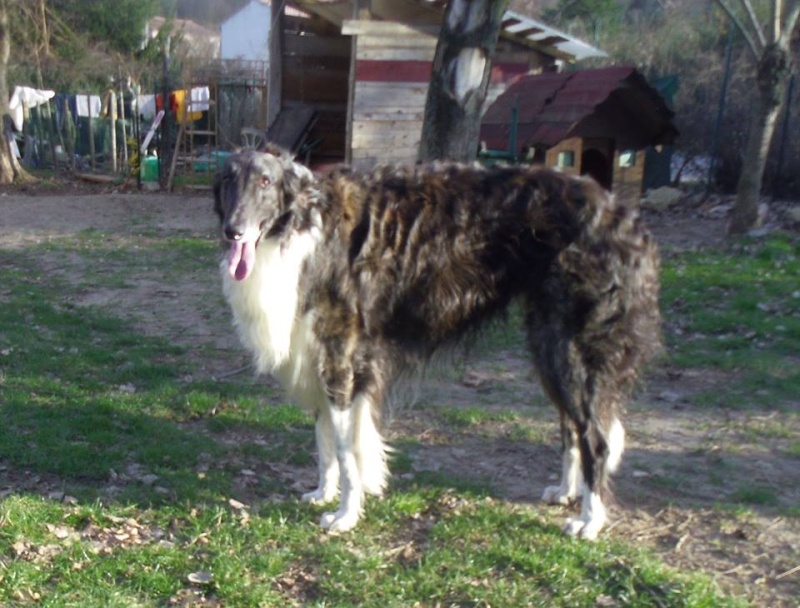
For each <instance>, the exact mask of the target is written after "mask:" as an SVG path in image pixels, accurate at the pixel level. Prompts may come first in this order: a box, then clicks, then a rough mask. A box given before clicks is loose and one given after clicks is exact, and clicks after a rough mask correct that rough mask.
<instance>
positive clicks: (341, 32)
mask: <svg viewBox="0 0 800 608" xmlns="http://www.w3.org/2000/svg"><path fill="white" fill-rule="evenodd" d="M288 4H289V5H290V6H292V7H293V8H295V9H299V10H300V11H302V12H303V13H305V15H306V17H304V18H299V17H296V16H289V15H284V16H282V20H283V27H280V28H276V29H278V30H279V31H281V32H282V36H281V37H280V39H278V40H275V39H273V41H272V44H271V52H270V79H271V80H270V106H271V108H270V116H271V117H273V118H274V119H275V120H276V121H278V124H279V125H280V124H284V123H286V122H288V123H290V124H291V125H296V126H297V128H304V129H305V131H306V133H307V136H306V137H305V138H304V143H303V147H304V150H305V154H304V156H305V157H306V158H307V159H308V160H310V161H311V162H312V163H315V164H322V163H327V162H336V161H341V160H346V161H348V162H350V163H352V164H353V165H355V166H371V165H372V164H374V163H375V162H387V161H395V162H413V161H415V160H416V158H417V151H418V147H419V142H420V139H421V134H422V120H423V115H424V110H425V101H426V97H427V91H428V83H429V81H430V76H431V69H432V65H433V58H434V54H435V51H436V44H437V42H438V32H439V27H440V24H441V20H442V16H443V14H444V6H445V2H444V1H439V0H435V1H430V0H370V1H369V2H367V1H364V0H293V1H290V2H289V3H288ZM273 31H275V30H273ZM604 55H605V54H604V53H603V52H602V51H600V50H598V49H596V48H594V47H592V46H590V45H588V44H586V43H584V42H582V41H580V40H577V39H575V38H574V37H572V36H569V35H567V34H564V33H563V32H559V31H558V30H555V29H553V28H551V27H549V26H547V25H545V24H543V23H541V22H539V21H536V20H534V19H530V18H528V17H526V16H524V15H521V14H519V13H516V12H513V11H506V13H505V14H504V19H503V24H502V31H501V35H500V39H499V41H498V46H497V50H496V54H495V57H494V61H493V67H492V75H491V83H490V89H489V91H488V95H487V104H488V103H490V102H491V100H493V99H494V98H495V97H496V96H497V95H499V94H500V93H501V92H502V91H503V90H504V89H505V87H506V86H507V85H508V83H509V82H510V81H511V80H513V79H514V78H517V77H519V76H521V75H524V74H527V73H542V72H552V71H555V70H557V69H559V68H560V67H561V66H562V65H564V64H567V63H574V62H576V61H578V60H581V59H584V58H588V57H600V56H604ZM298 107H302V108H305V109H306V110H310V111H306V112H305V114H304V115H309V116H310V118H308V124H306V125H298V124H297V121H296V120H289V121H287V120H286V119H282V118H281V116H280V115H281V113H283V114H284V115H285V114H286V113H289V112H293V113H297V108H298Z"/></svg>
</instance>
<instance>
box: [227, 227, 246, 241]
mask: <svg viewBox="0 0 800 608" xmlns="http://www.w3.org/2000/svg"><path fill="white" fill-rule="evenodd" d="M224 233H225V238H226V239H228V240H229V241H238V240H239V239H241V238H242V232H241V231H240V230H237V229H236V228H234V227H233V226H225V230H224Z"/></svg>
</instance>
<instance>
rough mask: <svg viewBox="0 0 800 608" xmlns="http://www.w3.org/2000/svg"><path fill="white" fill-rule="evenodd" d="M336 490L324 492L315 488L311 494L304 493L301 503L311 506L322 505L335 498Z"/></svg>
mask: <svg viewBox="0 0 800 608" xmlns="http://www.w3.org/2000/svg"><path fill="white" fill-rule="evenodd" d="M336 494H337V492H336V490H325V489H323V488H317V489H316V490H314V491H313V492H306V493H305V494H303V496H302V501H303V502H307V503H310V504H312V505H324V504H327V503H329V502H331V501H332V500H333V499H335V498H336Z"/></svg>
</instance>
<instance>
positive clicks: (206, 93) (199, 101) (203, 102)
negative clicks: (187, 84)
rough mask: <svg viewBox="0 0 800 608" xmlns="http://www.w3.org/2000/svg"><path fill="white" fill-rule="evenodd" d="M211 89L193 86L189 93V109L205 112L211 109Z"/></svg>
mask: <svg viewBox="0 0 800 608" xmlns="http://www.w3.org/2000/svg"><path fill="white" fill-rule="evenodd" d="M210 101H211V91H210V90H209V88H208V87H193V88H192V90H191V92H190V93H189V111H190V112H192V113H194V112H205V111H207V110H208V109H209V104H210Z"/></svg>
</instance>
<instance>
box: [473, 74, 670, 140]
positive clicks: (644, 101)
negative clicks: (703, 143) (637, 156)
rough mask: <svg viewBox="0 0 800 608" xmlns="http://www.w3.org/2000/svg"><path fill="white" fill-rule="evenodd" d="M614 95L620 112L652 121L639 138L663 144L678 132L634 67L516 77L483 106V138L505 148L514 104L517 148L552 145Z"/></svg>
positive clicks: (664, 109) (564, 137)
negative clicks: (497, 95) (516, 122)
mask: <svg viewBox="0 0 800 608" xmlns="http://www.w3.org/2000/svg"><path fill="white" fill-rule="evenodd" d="M612 96H614V101H615V102H616V103H618V104H620V105H623V106H625V108H624V109H623V111H630V112H631V120H633V119H634V118H635V117H636V116H639V117H646V120H647V121H648V122H649V123H652V124H650V125H648V129H647V133H645V134H643V138H650V139H653V140H662V141H652V142H649V143H652V144H657V143H666V142H665V140H667V139H670V138H674V136H675V135H677V131H676V130H675V127H674V126H673V124H672V116H673V113H672V111H671V110H669V108H668V107H667V106H666V104H665V102H664V101H663V99H662V98H661V96H660V95H659V94H658V92H657V91H656V90H655V89H654V88H653V87H651V86H650V85H649V84H648V83H647V81H646V80H645V78H644V77H643V76H642V75H641V74H639V72H637V71H636V69H635V68H632V67H609V68H600V69H595V70H582V71H579V72H565V73H559V74H557V73H545V74H537V75H527V76H522V77H520V78H519V79H517V80H516V81H515V82H513V83H512V84H511V85H510V86H509V87H508V89H506V91H505V92H503V93H502V94H501V95H500V96H499V97H498V98H497V99H496V100H495V102H494V103H493V104H492V105H491V106H490V107H489V108H488V109H487V110H486V113H485V115H484V118H483V121H482V127H481V139H482V140H483V141H485V142H486V143H487V145H488V147H489V148H490V149H496V150H497V149H504V148H506V147H507V146H508V139H509V125H510V122H511V114H512V109H513V108H514V107H515V106H516V107H517V110H518V127H517V141H518V143H519V146H520V149H522V148H523V147H526V146H528V145H535V146H545V147H551V146H554V145H555V144H557V143H558V142H560V141H562V140H564V139H566V138H567V137H571V136H573V135H574V134H575V130H576V127H578V126H579V125H580V124H581V122H582V121H585V120H586V119H587V118H588V117H590V116H591V115H592V114H594V113H595V112H596V111H597V109H598V108H599V107H600V106H601V105H603V104H606V103H607V102H609V101H610V100H611V98H612Z"/></svg>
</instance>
